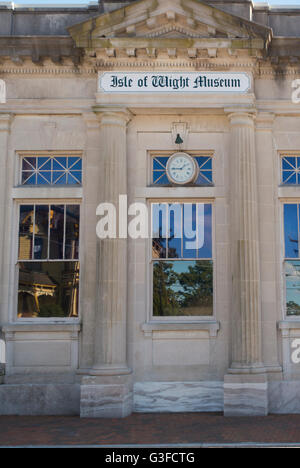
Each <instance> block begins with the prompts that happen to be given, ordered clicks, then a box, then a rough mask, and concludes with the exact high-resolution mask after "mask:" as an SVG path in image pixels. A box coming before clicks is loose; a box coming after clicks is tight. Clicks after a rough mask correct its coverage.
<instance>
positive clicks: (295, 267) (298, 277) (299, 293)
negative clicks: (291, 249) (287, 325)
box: [285, 261, 300, 315]
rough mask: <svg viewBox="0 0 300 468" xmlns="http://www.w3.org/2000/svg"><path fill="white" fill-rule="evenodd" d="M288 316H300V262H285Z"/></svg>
mask: <svg viewBox="0 0 300 468" xmlns="http://www.w3.org/2000/svg"><path fill="white" fill-rule="evenodd" d="M285 278H286V309H287V315H300V261H288V262H285Z"/></svg>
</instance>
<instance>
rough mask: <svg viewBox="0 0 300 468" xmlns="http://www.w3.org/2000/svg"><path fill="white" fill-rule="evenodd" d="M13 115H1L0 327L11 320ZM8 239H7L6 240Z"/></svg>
mask: <svg viewBox="0 0 300 468" xmlns="http://www.w3.org/2000/svg"><path fill="white" fill-rule="evenodd" d="M12 119H13V117H12V115H11V114H6V113H3V114H2V113H0V219H1V221H2V223H1V228H0V304H1V310H0V325H1V324H3V323H5V322H7V321H8V320H9V317H8V294H9V292H8V288H9V277H8V272H9V267H8V265H9V261H10V259H9V258H8V257H7V254H8V251H9V249H8V248H7V245H8V244H6V240H7V242H9V239H10V238H11V233H10V232H9V230H8V225H9V220H8V219H7V218H6V216H7V208H8V205H9V199H8V180H9V168H10V164H9V163H8V146H9V134H10V130H11V123H12ZM8 236H9V237H8ZM6 238H7V239H6Z"/></svg>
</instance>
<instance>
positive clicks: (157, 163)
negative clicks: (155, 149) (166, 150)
mask: <svg viewBox="0 0 300 468" xmlns="http://www.w3.org/2000/svg"><path fill="white" fill-rule="evenodd" d="M168 160H169V158H168V157H158V158H154V159H153V170H156V169H165V168H166V166H167V162H168Z"/></svg>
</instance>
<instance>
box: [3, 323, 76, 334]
mask: <svg viewBox="0 0 300 468" xmlns="http://www.w3.org/2000/svg"><path fill="white" fill-rule="evenodd" d="M1 330H2V332H3V333H4V334H5V333H15V332H35V331H36V332H70V333H74V332H78V333H79V332H80V330H81V325H80V324H79V323H9V324H5V325H3V326H2V327H1Z"/></svg>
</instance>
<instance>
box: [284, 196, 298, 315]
mask: <svg viewBox="0 0 300 468" xmlns="http://www.w3.org/2000/svg"><path fill="white" fill-rule="evenodd" d="M299 210H300V206H299V204H296V203H289V204H285V205H284V241H285V254H284V255H285V261H284V272H285V284H286V313H287V315H300V256H299V239H300V229H299V220H300V218H299V214H300V212H299Z"/></svg>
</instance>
